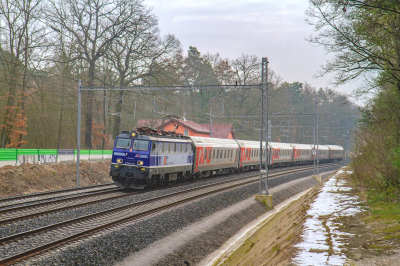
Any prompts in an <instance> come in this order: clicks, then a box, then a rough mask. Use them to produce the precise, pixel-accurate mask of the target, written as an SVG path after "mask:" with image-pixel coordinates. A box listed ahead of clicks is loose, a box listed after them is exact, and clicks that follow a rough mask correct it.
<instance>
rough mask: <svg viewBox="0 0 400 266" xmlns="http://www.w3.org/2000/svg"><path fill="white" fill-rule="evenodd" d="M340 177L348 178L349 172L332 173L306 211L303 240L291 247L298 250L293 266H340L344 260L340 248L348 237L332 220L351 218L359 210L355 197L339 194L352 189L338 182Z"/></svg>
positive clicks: (343, 182) (340, 181) (342, 182)
mask: <svg viewBox="0 0 400 266" xmlns="http://www.w3.org/2000/svg"><path fill="white" fill-rule="evenodd" d="M342 173H346V174H350V173H351V171H345V170H343V169H340V170H339V171H338V172H336V174H335V175H334V176H332V177H331V178H330V179H329V180H328V181H327V182H325V183H324V185H323V187H322V188H321V192H320V193H319V195H318V197H317V198H316V199H315V201H314V202H313V203H312V204H311V205H310V209H309V210H308V211H307V215H308V216H310V218H308V219H307V220H306V222H305V223H304V231H303V233H302V235H301V236H302V239H303V240H302V242H300V243H298V244H297V245H295V247H297V248H298V249H299V250H300V251H299V253H298V254H297V256H296V257H295V258H294V259H293V262H295V263H296V264H297V265H343V264H344V263H345V262H346V260H347V258H346V256H345V255H344V254H342V252H341V246H342V245H344V244H345V243H346V239H347V238H346V237H348V236H350V235H351V234H349V233H346V232H342V231H340V230H339V226H340V225H341V224H340V223H338V222H337V221H335V219H336V218H337V217H339V216H351V215H354V214H356V213H358V212H360V211H361V209H360V208H359V207H358V204H359V201H358V199H357V197H353V196H349V195H347V193H343V192H346V191H350V190H351V189H352V188H351V187H348V186H347V185H346V182H345V181H344V180H343V179H340V177H339V175H340V174H342Z"/></svg>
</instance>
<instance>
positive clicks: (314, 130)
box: [313, 99, 317, 175]
mask: <svg viewBox="0 0 400 266" xmlns="http://www.w3.org/2000/svg"><path fill="white" fill-rule="evenodd" d="M316 120H317V100H316V99H314V128H313V144H314V148H313V161H314V175H315V174H317V171H316V168H315V156H316V155H317V150H316V149H315V134H316V131H317V129H316V125H317V123H316Z"/></svg>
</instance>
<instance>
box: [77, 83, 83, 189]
mask: <svg viewBox="0 0 400 266" xmlns="http://www.w3.org/2000/svg"><path fill="white" fill-rule="evenodd" d="M81 98H82V91H81V80H80V79H78V138H77V144H76V146H77V147H76V187H79V163H80V151H81Z"/></svg>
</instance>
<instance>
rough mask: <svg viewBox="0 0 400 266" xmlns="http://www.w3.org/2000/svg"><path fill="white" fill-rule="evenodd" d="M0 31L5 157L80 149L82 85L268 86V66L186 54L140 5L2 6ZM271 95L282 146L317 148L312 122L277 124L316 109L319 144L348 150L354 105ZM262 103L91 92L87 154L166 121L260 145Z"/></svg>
mask: <svg viewBox="0 0 400 266" xmlns="http://www.w3.org/2000/svg"><path fill="white" fill-rule="evenodd" d="M0 24H1V39H0V41H1V47H0V68H1V70H2V71H1V72H0V112H1V116H0V119H1V121H0V132H1V133H0V134H1V138H0V140H1V142H0V148H42V149H43V148H53V149H62V148H68V149H71V148H75V147H76V142H77V133H76V132H77V104H78V96H77V86H78V80H81V81H82V86H83V87H98V88H101V87H104V88H106V87H132V86H140V85H147V86H152V85H157V86H165V85H180V86H184V85H255V84H260V82H261V58H258V57H257V56H255V55H250V54H242V55H241V56H239V57H238V58H235V59H229V58H222V57H221V56H220V55H219V54H218V53H217V54H210V53H207V52H203V51H202V52H200V51H198V49H197V48H196V47H195V44H193V46H190V47H189V49H188V50H187V51H184V49H183V48H182V45H181V44H180V42H179V39H178V38H177V37H176V36H174V35H172V34H169V35H165V36H162V35H161V33H160V30H159V28H158V26H159V25H158V19H157V16H156V14H154V13H153V11H152V9H151V8H150V7H148V6H146V5H145V3H144V2H143V1H141V0H133V1H132V0H119V1H110V0H94V1H93V0H91V1H88V0H57V1H54V0H19V1H17V0H10V1H0ZM272 69H273V66H272ZM385 77H386V76H385ZM343 78H345V77H343ZM348 78H350V77H348ZM382 82H383V80H382ZM382 84H383V83H382ZM268 87H269V91H268V95H269V103H268V110H269V114H270V117H269V119H270V120H271V124H272V132H271V135H272V140H273V141H282V142H293V143H296V142H297V143H312V141H313V128H312V126H313V125H314V124H313V123H314V122H313V119H312V118H310V117H298V116H287V117H281V116H272V114H274V113H286V114H293V115H294V114H313V113H314V100H317V101H318V112H319V124H320V129H319V131H320V132H319V143H321V144H338V145H342V146H344V145H345V134H346V128H345V126H346V117H347V116H358V115H359V109H358V106H357V105H355V104H354V103H353V102H352V101H351V100H350V98H349V97H348V96H346V95H345V94H341V93H338V92H336V91H334V90H333V89H332V88H328V87H327V88H315V87H313V86H312V84H309V83H306V82H304V81H302V82H300V81H295V82H287V81H284V79H283V78H282V77H280V76H279V73H275V72H274V71H273V70H269V84H268ZM260 95H261V92H260V91H259V90H239V89H237V90H235V89H231V90H221V91H215V90H214V91H211V90H210V91H209V90H206V89H201V90H194V91H170V90H159V91H156V92H154V91H153V92H145V91H141V92H134V91H123V90H119V91H110V90H104V91H83V93H82V117H81V121H82V135H81V136H80V138H81V140H82V143H84V145H83V146H82V147H83V148H86V149H110V148H111V147H112V143H113V139H114V138H115V136H116V135H117V134H118V133H119V132H120V131H121V130H122V129H128V130H130V129H132V128H134V126H135V124H136V122H137V121H138V120H139V119H141V118H145V119H161V118H162V116H163V115H165V114H173V115H178V116H181V117H185V118H186V119H188V120H192V121H195V122H199V123H207V122H208V121H209V120H210V118H211V119H212V122H213V123H231V124H233V126H234V129H235V134H236V137H237V138H241V139H254V140H259V138H260V136H259V135H260V134H259V124H260V123H259V120H260V119H259V115H260ZM351 129H352V130H354V129H355V127H354V126H352V127H351Z"/></svg>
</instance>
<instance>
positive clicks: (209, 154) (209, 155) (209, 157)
mask: <svg viewBox="0 0 400 266" xmlns="http://www.w3.org/2000/svg"><path fill="white" fill-rule="evenodd" d="M211 151H212V150H209V153H208V160H210V159H211Z"/></svg>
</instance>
